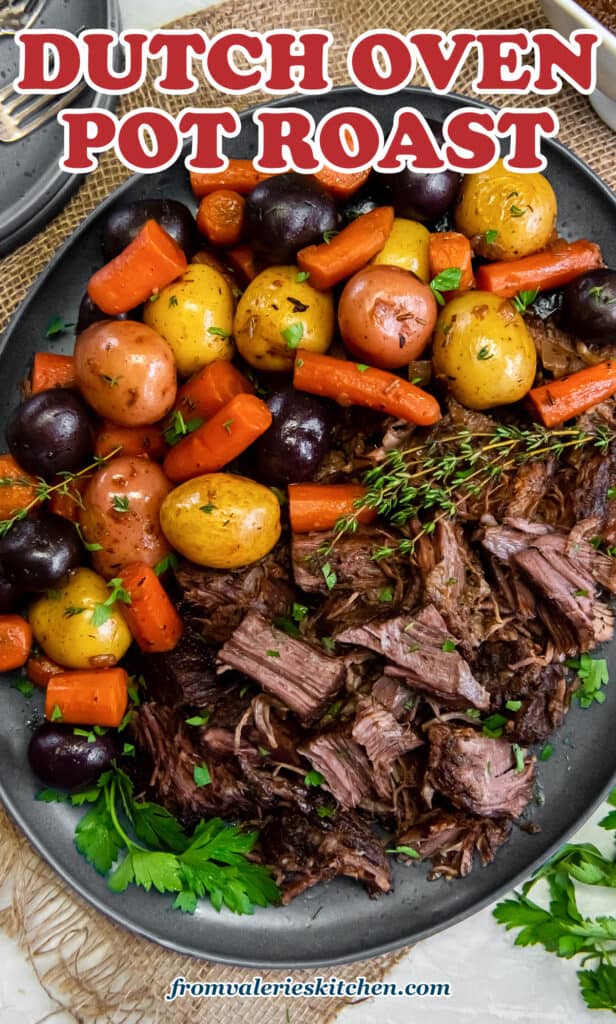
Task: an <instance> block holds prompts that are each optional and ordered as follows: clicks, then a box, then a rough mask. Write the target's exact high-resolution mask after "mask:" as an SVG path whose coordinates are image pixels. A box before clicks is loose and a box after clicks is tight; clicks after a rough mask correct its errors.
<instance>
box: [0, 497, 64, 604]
mask: <svg viewBox="0 0 616 1024" xmlns="http://www.w3.org/2000/svg"><path fill="white" fill-rule="evenodd" d="M83 554H84V551H83V546H82V544H81V541H80V540H79V535H78V533H77V530H76V529H75V527H74V525H73V523H71V522H69V520H68V519H64V518H63V516H56V515H46V516H42V517H41V518H40V519H22V520H19V521H18V522H16V523H15V524H14V525H13V526H12V527H11V529H10V530H9V531H8V533H6V534H5V536H4V537H3V538H2V540H0V562H1V564H2V571H3V573H4V576H5V578H6V579H7V581H8V582H9V583H11V584H13V585H14V586H17V585H19V586H21V588H22V589H23V590H26V591H37V590H47V589H49V588H50V587H53V585H54V584H55V583H57V582H58V580H60V579H62V577H63V576H65V575H66V573H67V572H69V571H70V570H71V569H76V568H77V567H78V566H79V565H81V563H82V561H83Z"/></svg>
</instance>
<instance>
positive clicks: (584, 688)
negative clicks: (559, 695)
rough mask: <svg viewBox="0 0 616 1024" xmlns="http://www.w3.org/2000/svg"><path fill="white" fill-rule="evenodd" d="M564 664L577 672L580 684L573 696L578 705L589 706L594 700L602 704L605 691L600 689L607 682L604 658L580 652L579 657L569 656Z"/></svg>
mask: <svg viewBox="0 0 616 1024" xmlns="http://www.w3.org/2000/svg"><path fill="white" fill-rule="evenodd" d="M565 664H566V665H567V668H572V669H574V670H575V672H576V673H577V676H578V679H579V680H580V683H581V686H580V687H579V689H578V690H576V691H575V693H574V694H573V697H574V699H575V700H577V701H578V703H579V705H580V707H582V708H589V707H590V706H591V704H593V703H594V702H595V701H596V703H597V704H603V702H604V700H605V693H604V692H603V690H602V689H601V687H602V686H606V685H607V683H608V682H609V676H608V671H607V661H606V660H605V658H592V657H591V656H590V654H580V656H579V658H569V659H568V660H567V661H566V662H565Z"/></svg>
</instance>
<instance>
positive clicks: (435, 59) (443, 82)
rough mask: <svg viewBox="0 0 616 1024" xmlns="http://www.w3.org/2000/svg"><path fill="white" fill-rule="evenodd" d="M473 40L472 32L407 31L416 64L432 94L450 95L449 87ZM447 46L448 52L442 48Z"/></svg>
mask: <svg viewBox="0 0 616 1024" xmlns="http://www.w3.org/2000/svg"><path fill="white" fill-rule="evenodd" d="M474 41H475V33H474V32H452V33H451V34H450V36H449V38H447V36H446V35H445V33H444V32H420V31H418V32H411V33H410V34H409V42H410V43H412V45H413V46H414V47H415V49H416V50H417V59H418V62H419V65H420V67H421V69H422V71H423V73H424V75H425V76H426V79H427V81H428V84H429V86H430V88H431V89H432V90H433V91H434V92H451V89H452V86H453V84H454V82H455V80H456V77H457V75H458V73H459V71H460V68H461V67H462V65H463V64H464V61H465V60H466V57H467V55H468V53H469V50H470V48H471V46H472V45H473V43H474ZM445 43H447V44H448V51H449V52H448V53H444V52H443V45H444V44H445Z"/></svg>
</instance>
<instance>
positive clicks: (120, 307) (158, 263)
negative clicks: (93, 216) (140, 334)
mask: <svg viewBox="0 0 616 1024" xmlns="http://www.w3.org/2000/svg"><path fill="white" fill-rule="evenodd" d="M186 267H187V263H186V256H185V255H184V253H183V251H182V250H181V249H180V247H179V245H178V244H177V243H176V242H175V241H174V240H173V238H172V237H171V235H169V234H167V232H166V231H165V230H164V229H163V228H161V226H160V224H157V223H156V221H155V220H148V221H146V223H145V224H144V225H143V227H142V228H141V231H140V232H139V234H138V235H136V236H135V238H134V239H133V240H132V242H130V243H129V245H127V246H126V248H125V249H123V250H122V252H121V253H119V254H118V255H117V256H116V257H115V258H114V259H112V260H110V262H109V263H106V264H105V266H104V267H101V269H100V270H97V271H96V273H95V274H93V275H92V277H91V278H90V280H89V281H88V295H89V296H90V298H91V299H92V302H94V304H95V305H96V306H98V307H99V308H100V309H102V310H103V312H104V313H108V314H109V315H111V316H116V315H117V314H118V313H128V311H129V310H131V309H134V308H135V306H138V305H140V303H142V302H145V300H146V299H149V298H150V296H151V295H152V293H153V292H155V291H157V290H158V289H160V288H164V287H165V286H166V285H168V284H171V282H172V281H175V279H176V277H179V276H180V274H182V273H183V272H184V271H185V270H186Z"/></svg>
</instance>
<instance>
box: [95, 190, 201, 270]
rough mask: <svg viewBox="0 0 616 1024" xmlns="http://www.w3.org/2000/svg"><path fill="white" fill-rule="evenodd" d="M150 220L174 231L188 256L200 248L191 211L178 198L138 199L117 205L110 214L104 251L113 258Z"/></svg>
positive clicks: (107, 220)
mask: <svg viewBox="0 0 616 1024" xmlns="http://www.w3.org/2000/svg"><path fill="white" fill-rule="evenodd" d="M148 220H155V221H156V222H157V223H158V224H160V226H161V228H164V230H165V231H166V232H167V233H168V234H169V235H171V237H172V238H173V239H175V241H176V242H177V244H178V245H179V247H180V249H183V250H184V253H185V254H186V258H187V259H188V260H189V259H191V257H192V256H194V255H195V253H196V251H197V249H198V248H199V232H198V231H197V224H196V222H195V218H194V217H193V215H192V213H191V212H190V210H189V209H188V207H187V206H184V203H179V202H178V201H177V200H175V199H139V200H137V201H136V202H133V203H126V204H125V205H123V206H116V207H115V208H114V209H113V210H112V211H111V213H109V214H108V215H107V218H106V220H105V227H104V230H103V252H104V254H105V259H107V260H111V259H113V258H114V256H117V255H118V253H120V252H122V250H123V249H125V248H126V246H127V245H129V244H130V242H132V240H133V238H135V237H136V235H138V234H139V232H140V231H141V228H142V227H143V225H144V224H145V222H146V221H148Z"/></svg>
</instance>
